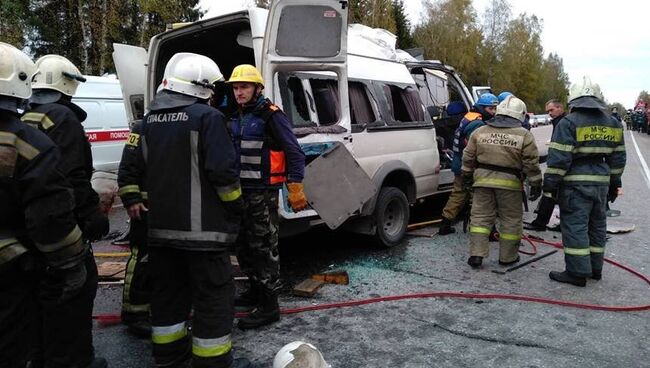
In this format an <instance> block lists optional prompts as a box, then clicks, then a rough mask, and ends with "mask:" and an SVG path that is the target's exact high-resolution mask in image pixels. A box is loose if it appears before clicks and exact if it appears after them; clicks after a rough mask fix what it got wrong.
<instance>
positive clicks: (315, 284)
mask: <svg viewBox="0 0 650 368" xmlns="http://www.w3.org/2000/svg"><path fill="white" fill-rule="evenodd" d="M323 285H325V283H324V282H322V281H319V280H312V279H307V280H304V281H303V282H301V283H299V284H298V285H296V286H294V287H293V294H294V295H297V296H305V297H308V298H309V297H312V296H314V294H316V292H317V291H318V289H320V288H321V287H322V286H323Z"/></svg>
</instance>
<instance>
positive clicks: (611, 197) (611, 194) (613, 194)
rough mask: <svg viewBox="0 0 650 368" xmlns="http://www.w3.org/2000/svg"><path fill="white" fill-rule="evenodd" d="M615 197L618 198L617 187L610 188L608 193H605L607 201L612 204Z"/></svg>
mask: <svg viewBox="0 0 650 368" xmlns="http://www.w3.org/2000/svg"><path fill="white" fill-rule="evenodd" d="M616 197H618V187H616V186H610V187H609V191H608V192H607V201H608V202H612V203H614V201H615V200H616Z"/></svg>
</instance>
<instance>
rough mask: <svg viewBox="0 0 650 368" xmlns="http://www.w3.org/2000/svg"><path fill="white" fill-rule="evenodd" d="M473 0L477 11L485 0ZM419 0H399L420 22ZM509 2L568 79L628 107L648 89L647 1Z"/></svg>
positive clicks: (225, 2) (230, 5)
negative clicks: (585, 82) (532, 20)
mask: <svg viewBox="0 0 650 368" xmlns="http://www.w3.org/2000/svg"><path fill="white" fill-rule="evenodd" d="M473 1H474V7H475V8H476V10H477V11H478V12H479V14H480V13H482V12H483V10H484V8H485V7H486V5H487V4H488V3H489V1H490V0H473ZM422 2H423V0H404V3H405V5H406V9H407V12H408V14H409V16H410V19H411V23H414V24H417V23H418V22H419V21H420V17H421V15H422V13H423V5H422ZM251 3H252V0H201V2H200V5H201V7H202V8H203V9H205V10H207V11H208V13H207V14H206V16H208V17H212V16H215V15H218V14H224V13H229V12H231V11H235V10H238V9H241V8H243V7H246V6H249V5H250V4H251ZM510 4H511V5H512V7H513V9H512V13H513V16H517V15H518V14H520V13H524V12H525V13H527V14H535V15H537V17H538V18H541V19H542V21H543V26H544V29H543V32H542V45H543V47H544V52H545V53H546V54H548V53H549V52H554V53H557V54H558V55H559V56H560V57H561V58H562V59H563V61H564V70H565V72H567V73H568V74H569V79H570V80H571V81H572V82H573V81H576V80H578V79H579V78H580V77H581V76H582V75H588V76H590V77H591V79H592V80H593V81H594V82H596V83H598V84H600V87H601V89H602V90H603V93H604V94H605V98H606V99H607V100H608V101H609V102H620V103H622V104H623V105H624V106H625V107H626V108H631V107H633V106H632V105H633V104H634V102H635V101H636V98H637V96H638V95H639V92H641V91H642V90H646V91H648V90H650V21H648V19H650V18H649V17H650V1H647V0H617V1H604V0H591V1H590V0H543V1H540V0H537V1H530V0H510ZM497 92H498V91H497ZM549 97H550V96H549Z"/></svg>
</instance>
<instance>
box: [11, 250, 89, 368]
mask: <svg viewBox="0 0 650 368" xmlns="http://www.w3.org/2000/svg"><path fill="white" fill-rule="evenodd" d="M22 258H23V259H21V260H19V262H16V264H14V265H12V266H11V267H12V268H14V270H13V271H11V272H7V274H6V276H5V275H2V277H1V278H0V279H1V280H0V285H2V287H1V289H0V290H1V291H0V306H1V308H0V328H1V330H0V332H1V334H2V336H3V338H2V339H0V367H3V368H4V367H21V368H22V367H24V363H22V364H23V365H20V363H19V362H12V359H13V358H12V357H20V356H24V355H23V354H20V352H21V351H25V350H26V349H27V351H28V354H27V355H28V356H29V359H30V360H32V361H33V362H34V363H33V365H32V366H33V367H42V364H43V363H42V362H43V361H46V362H48V365H47V367H46V368H77V367H79V368H81V367H86V366H87V365H89V364H90V363H91V362H92V360H93V358H94V348H93V343H92V341H93V340H92V338H93V337H92V325H93V322H92V311H93V302H94V300H95V295H96V294H97V265H96V263H95V258H94V257H93V256H92V254H89V255H88V257H86V260H85V263H86V272H87V276H86V282H85V284H84V286H83V288H82V289H81V291H80V293H79V294H78V295H76V296H75V297H74V298H72V299H71V300H69V301H67V302H66V303H64V304H61V303H59V302H58V298H59V296H60V295H61V289H62V288H63V279H62V278H61V277H60V276H58V275H57V274H55V273H54V274H51V275H46V273H48V272H51V271H47V270H46V269H45V267H44V266H43V264H42V263H41V262H40V261H38V260H36V259H35V258H33V257H32V256H30V255H25V256H23V257H22ZM9 316H11V318H6V317H9ZM39 316H40V318H39ZM5 354H6V356H5Z"/></svg>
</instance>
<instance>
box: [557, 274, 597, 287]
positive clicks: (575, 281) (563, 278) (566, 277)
mask: <svg viewBox="0 0 650 368" xmlns="http://www.w3.org/2000/svg"><path fill="white" fill-rule="evenodd" d="M548 277H550V278H551V280H553V281H557V282H563V283H565V284H571V285H575V286H581V287H584V286H585V285H587V280H586V279H585V278H584V277H579V276H574V275H572V274H571V273H570V272H569V271H564V272H557V271H551V272H550V273H549V274H548Z"/></svg>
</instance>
